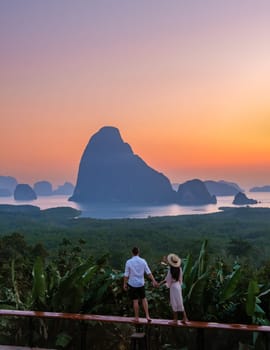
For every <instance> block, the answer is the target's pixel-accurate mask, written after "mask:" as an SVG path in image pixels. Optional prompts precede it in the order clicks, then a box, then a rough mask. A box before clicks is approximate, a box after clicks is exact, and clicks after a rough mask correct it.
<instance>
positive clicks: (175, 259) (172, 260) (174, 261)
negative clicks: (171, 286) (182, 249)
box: [167, 253, 181, 267]
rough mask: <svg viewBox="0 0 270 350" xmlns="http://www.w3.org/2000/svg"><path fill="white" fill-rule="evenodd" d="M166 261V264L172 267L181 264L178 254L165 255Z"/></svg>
mask: <svg viewBox="0 0 270 350" xmlns="http://www.w3.org/2000/svg"><path fill="white" fill-rule="evenodd" d="M167 261H168V264H169V265H171V266H173V267H179V266H180V265H181V259H180V258H179V256H178V255H176V254H173V253H171V254H169V255H168V256H167Z"/></svg>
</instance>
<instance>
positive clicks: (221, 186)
mask: <svg viewBox="0 0 270 350" xmlns="http://www.w3.org/2000/svg"><path fill="white" fill-rule="evenodd" d="M204 184H205V185H206V188H207V189H208V191H209V193H210V194H211V195H215V196H235V195H236V194H237V193H238V192H240V191H241V192H242V190H241V189H240V187H239V186H238V185H237V184H234V183H230V182H226V181H223V180H221V181H213V180H207V181H204Z"/></svg>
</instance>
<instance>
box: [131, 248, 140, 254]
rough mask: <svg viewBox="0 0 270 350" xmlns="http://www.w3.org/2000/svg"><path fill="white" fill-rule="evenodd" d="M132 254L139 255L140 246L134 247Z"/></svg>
mask: <svg viewBox="0 0 270 350" xmlns="http://www.w3.org/2000/svg"><path fill="white" fill-rule="evenodd" d="M132 254H133V255H138V254H139V248H137V247H134V248H132Z"/></svg>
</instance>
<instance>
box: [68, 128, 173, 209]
mask: <svg viewBox="0 0 270 350" xmlns="http://www.w3.org/2000/svg"><path fill="white" fill-rule="evenodd" d="M69 200H71V201H75V202H88V203H93V202H102V203H131V204H165V203H173V202H175V201H176V192H175V191H173V189H172V186H171V183H170V181H169V179H168V178H167V177H166V176H165V175H163V174H162V173H160V172H157V171H156V170H154V169H153V168H151V167H150V166H148V165H147V164H146V163H145V162H144V161H143V160H142V159H141V158H140V157H139V156H137V155H136V154H134V153H133V151H132V149H131V147H130V145H129V144H127V143H125V142H124V141H123V140H122V137H121V135H120V132H119V130H118V129H117V128H115V127H109V126H107V127H103V128H101V129H100V130H99V131H98V132H97V133H96V134H94V135H93V136H92V137H91V139H90V141H89V143H88V145H87V146H86V148H85V151H84V153H83V155H82V158H81V161H80V166H79V172H78V177H77V183H76V186H75V190H74V193H73V195H72V196H71V197H70V199H69Z"/></svg>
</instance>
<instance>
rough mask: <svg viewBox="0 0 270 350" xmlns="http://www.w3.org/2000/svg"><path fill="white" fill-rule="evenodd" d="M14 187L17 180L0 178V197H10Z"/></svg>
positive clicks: (5, 177) (7, 177)
mask: <svg viewBox="0 0 270 350" xmlns="http://www.w3.org/2000/svg"><path fill="white" fill-rule="evenodd" d="M16 186H17V180H16V179H15V178H14V177H12V176H2V175H1V176H0V196H3V197H9V196H12V195H13V192H14V190H15V187H16Z"/></svg>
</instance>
